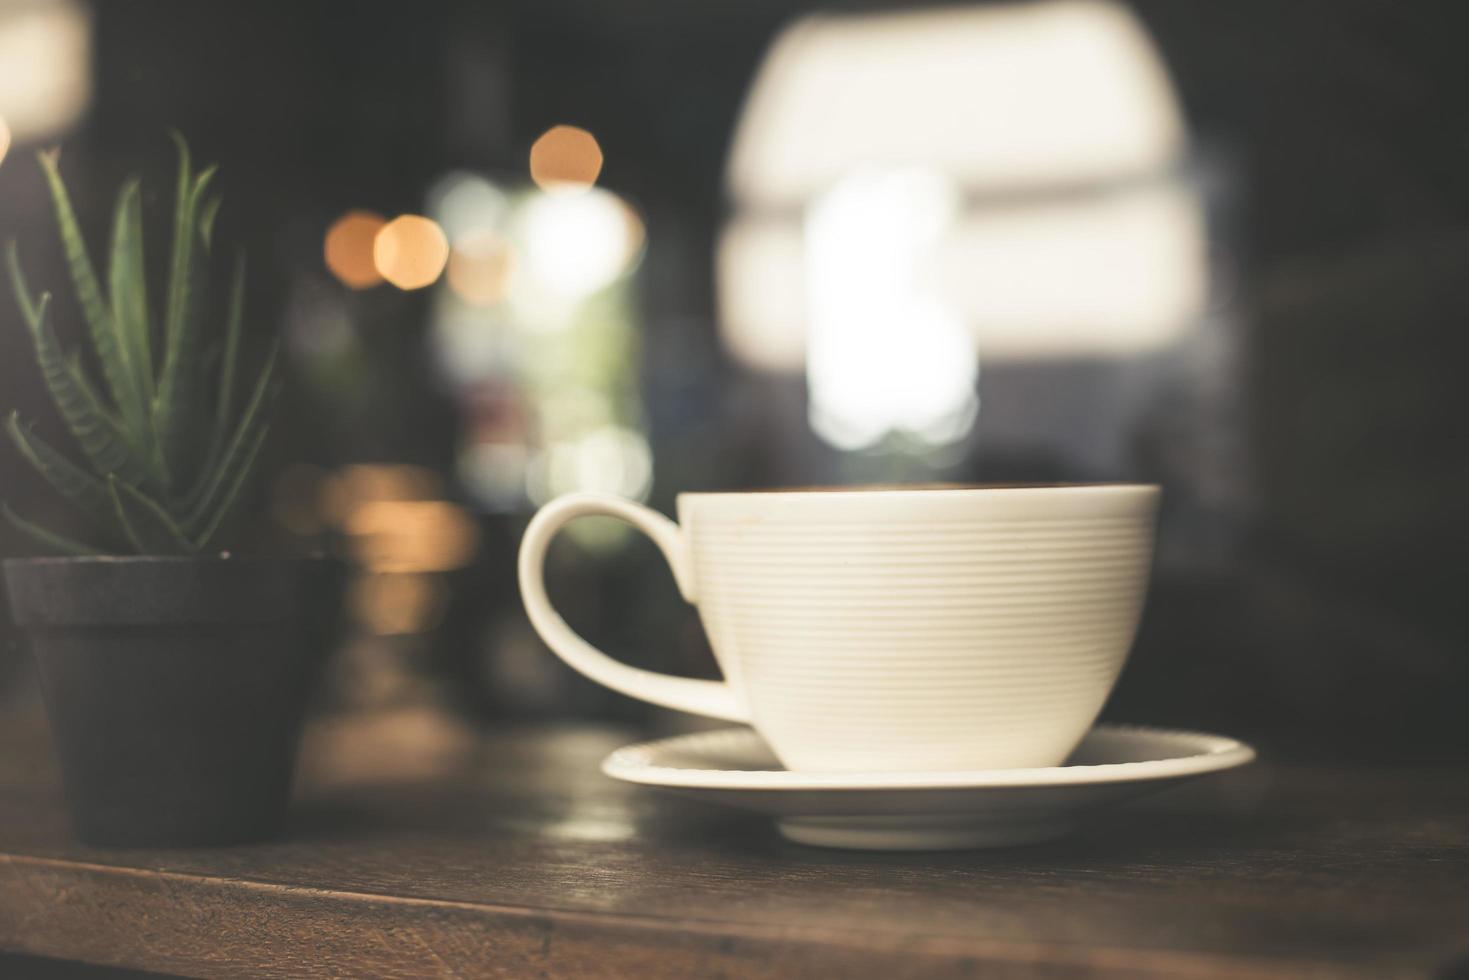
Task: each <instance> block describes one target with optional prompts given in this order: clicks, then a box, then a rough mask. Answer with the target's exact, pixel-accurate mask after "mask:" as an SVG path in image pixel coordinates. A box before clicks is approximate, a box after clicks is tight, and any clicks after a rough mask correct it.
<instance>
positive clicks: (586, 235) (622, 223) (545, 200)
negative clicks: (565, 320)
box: [518, 190, 643, 298]
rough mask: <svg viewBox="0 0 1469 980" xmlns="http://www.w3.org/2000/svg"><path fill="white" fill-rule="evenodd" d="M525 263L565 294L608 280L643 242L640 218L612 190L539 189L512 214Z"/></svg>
mask: <svg viewBox="0 0 1469 980" xmlns="http://www.w3.org/2000/svg"><path fill="white" fill-rule="evenodd" d="M518 218H519V220H520V223H521V225H520V234H521V239H520V240H521V241H522V242H523V243H524V248H525V261H526V269H527V271H528V272H529V273H530V275H531V277H532V278H533V279H534V280H535V281H536V283H538V284H539V285H541V286H544V287H546V288H548V289H550V290H551V291H553V292H555V293H557V294H560V295H561V296H563V297H567V298H576V297H582V296H587V295H590V294H591V293H595V292H597V291H598V290H600V289H602V288H604V287H606V286H608V285H610V284H611V283H612V282H613V281H614V280H616V279H617V278H618V277H619V276H621V275H622V274H623V273H624V272H626V271H627V270H628V268H629V267H630V266H631V265H632V263H633V260H634V259H636V258H637V257H638V254H639V252H640V250H641V249H642V247H643V223H642V221H640V220H639V219H638V216H637V214H636V213H635V212H634V211H633V210H632V208H631V207H629V206H628V205H627V203H626V202H625V201H623V200H622V198H620V197H618V196H617V195H616V194H613V193H610V192H609V191H604V190H592V191H590V192H588V193H586V194H579V195H577V196H575V197H567V196H564V195H559V194H558V195H551V194H546V195H540V196H538V197H536V198H535V199H533V200H531V201H530V202H529V203H528V204H527V205H526V206H525V207H524V208H523V209H522V210H521V212H520V214H519V215H518Z"/></svg>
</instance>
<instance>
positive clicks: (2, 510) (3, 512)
mask: <svg viewBox="0 0 1469 980" xmlns="http://www.w3.org/2000/svg"><path fill="white" fill-rule="evenodd" d="M0 516H3V517H4V518H5V520H6V521H7V522H8V523H9V524H10V526H11V527H13V528H15V529H16V530H17V531H20V532H21V533H22V534H25V535H27V536H28V537H30V538H31V540H33V541H35V542H36V543H37V544H39V545H41V547H43V548H49V549H51V550H52V551H59V552H61V553H62V554H64V555H80V556H91V555H102V554H106V552H104V551H101V550H100V549H97V548H94V547H92V546H91V545H89V544H83V543H82V542H80V541H77V540H74V539H72V538H68V537H66V536H65V535H61V534H57V533H56V532H55V531H51V530H48V529H46V528H44V527H42V526H41V525H39V524H33V523H32V522H30V521H28V520H26V519H25V518H24V517H21V516H20V515H19V514H17V513H16V512H15V511H13V510H11V509H10V505H9V504H8V503H6V502H5V501H3V500H0Z"/></svg>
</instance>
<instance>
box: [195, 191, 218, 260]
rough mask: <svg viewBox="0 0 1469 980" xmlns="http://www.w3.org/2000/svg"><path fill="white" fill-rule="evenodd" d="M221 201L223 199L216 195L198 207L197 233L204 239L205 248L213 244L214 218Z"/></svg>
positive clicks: (216, 215)
mask: <svg viewBox="0 0 1469 980" xmlns="http://www.w3.org/2000/svg"><path fill="white" fill-rule="evenodd" d="M223 203H224V199H223V198H221V197H219V196H218V195H216V196H214V197H211V198H210V199H209V200H207V201H205V202H204V204H203V205H202V206H201V207H200V208H199V235H200V237H202V238H203V239H204V247H205V249H209V248H211V247H212V246H213V245H214V219H215V218H217V217H219V206H220V205H221V204H223Z"/></svg>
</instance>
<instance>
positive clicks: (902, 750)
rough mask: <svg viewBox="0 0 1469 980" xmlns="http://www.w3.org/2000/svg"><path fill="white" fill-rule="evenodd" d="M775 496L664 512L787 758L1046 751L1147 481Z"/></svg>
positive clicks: (1088, 696) (1117, 627) (1143, 549)
mask: <svg viewBox="0 0 1469 980" xmlns="http://www.w3.org/2000/svg"><path fill="white" fill-rule="evenodd" d="M1089 491H1090V493H1088V492H1089ZM1107 491H1112V492H1111V493H1107ZM1124 491H1132V492H1131V493H1127V492H1124ZM963 494H970V495H973V497H972V501H973V503H972V505H971V506H966V500H965V499H964V498H963V497H962V495H963ZM996 494H1030V495H1032V496H1031V497H1029V498H1027V500H1024V501H1022V500H1018V499H1016V498H1011V499H1010V500H1008V501H1001V502H1000V503H999V504H998V505H997V504H996V503H995V495H996ZM1098 495H1100V496H1098ZM785 496H787V495H781V494H772V495H758V494H756V495H742V496H740V497H736V496H735V495H689V496H686V497H684V498H681V499H680V513H681V516H682V523H683V525H684V529H685V532H686V533H687V534H688V538H689V550H690V557H691V559H692V564H693V569H694V579H695V583H696V588H697V591H698V605H699V612H700V615H701V616H702V618H703V621H704V625H705V628H706V629H707V631H708V633H709V637H710V640H711V643H712V645H713V647H714V650H715V654H716V656H717V657H718V659H719V662H720V664H721V666H722V668H723V670H724V672H725V675H726V677H727V678H728V679H729V680H730V682H731V683H732V684H734V685H735V686H736V687H737V688H738V689H740V690H742V691H743V692H744V694H745V697H746V698H747V699H748V702H749V704H750V707H751V711H752V714H753V718H754V723H755V726H756V727H757V728H758V729H759V731H760V732H761V733H762V734H763V735H764V736H765V737H766V739H767V740H768V741H769V742H770V743H771V745H772V747H773V748H774V749H775V751H776V753H777V754H778V755H779V756H780V757H781V760H782V762H783V763H784V764H785V765H786V766H787V767H789V768H792V769H829V770H851V769H862V770H867V771H873V770H881V769H892V770H913V769H930V770H941V769H944V770H946V769H954V770H959V769H977V768H999V767H1010V766H1048V765H1056V764H1059V763H1060V762H1062V761H1063V760H1064V758H1065V757H1066V755H1067V754H1068V753H1069V752H1070V751H1071V749H1072V748H1073V747H1074V746H1075V745H1076V744H1077V742H1078V741H1079V740H1080V739H1081V737H1082V735H1084V734H1085V732H1086V731H1087V729H1088V728H1089V727H1090V726H1091V724H1092V722H1093V721H1094V720H1095V718H1096V715H1097V712H1098V711H1099V710H1100V709H1101V706H1102V703H1103V701H1104V700H1105V699H1106V697H1107V694H1108V692H1109V691H1110V690H1111V687H1112V684H1113V683H1114V682H1115V680H1116V678H1117V674H1118V672H1119V671H1120V670H1121V668H1122V664H1123V662H1124V660H1125V658H1126V655H1127V651H1128V647H1129V646H1130V644H1131V642H1132V636H1133V631H1134V628H1135V625H1136V622H1137V617H1138V612H1139V609H1140V606H1141V603H1142V599H1143V594H1144V591H1145V588H1146V581H1147V571H1148V565H1149V558H1150V553H1151V546H1152V520H1153V510H1154V503H1155V500H1156V491H1155V490H1153V489H1152V488H1146V487H1132V488H1122V487H1116V488H1108V487H1092V488H1083V487H1077V488H1046V489H1039V490H1017V491H1009V490H975V491H931V492H926V493H921V492H913V493H903V494H851V495H848V494H819V495H818V494H802V495H790V496H789V497H787V500H788V501H795V500H797V499H798V498H799V500H800V502H799V503H797V504H794V505H793V506H789V507H786V506H783V505H782V502H781V500H780V499H779V498H781V497H785ZM939 497H943V498H946V499H945V500H943V501H942V502H938V501H937V500H936V499H928V500H925V499H924V498H939ZM816 498H825V499H824V501H818V500H817V499H816Z"/></svg>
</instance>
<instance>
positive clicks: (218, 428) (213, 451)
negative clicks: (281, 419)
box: [203, 254, 274, 473]
mask: <svg viewBox="0 0 1469 980" xmlns="http://www.w3.org/2000/svg"><path fill="white" fill-rule="evenodd" d="M244 320H245V256H244V255H243V254H242V255H239V256H237V257H236V258H235V274H234V278H233V279H232V280H231V282H230V300H229V310H228V312H227V313H226V315H225V327H224V352H223V360H222V361H221V362H220V366H219V383H218V387H217V389H216V391H215V405H214V426H213V430H212V431H211V432H210V434H209V451H208V453H207V454H206V455H205V458H204V469H203V472H204V473H208V472H209V471H210V470H212V469H214V467H215V465H216V464H217V463H218V462H219V457H220V453H222V452H223V451H224V448H225V436H226V434H227V433H228V432H229V424H230V413H231V412H233V411H234V407H235V374H236V372H237V370H238V364H239V358H240V335H241V333H243V330H244ZM271 359H272V361H273V360H274V355H272V358H271Z"/></svg>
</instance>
